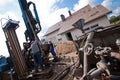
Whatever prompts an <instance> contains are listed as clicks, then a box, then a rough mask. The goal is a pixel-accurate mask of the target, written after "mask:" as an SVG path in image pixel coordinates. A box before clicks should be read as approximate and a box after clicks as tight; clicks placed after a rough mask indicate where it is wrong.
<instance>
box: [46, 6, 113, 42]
mask: <svg viewBox="0 0 120 80" xmlns="http://www.w3.org/2000/svg"><path fill="white" fill-rule="evenodd" d="M68 13H69V16H68V17H66V18H65V16H64V15H63V14H62V15H60V17H61V21H60V22H58V23H56V24H54V25H53V26H51V27H50V28H49V29H48V30H47V32H46V34H45V36H46V37H47V39H48V41H52V42H53V43H55V44H57V43H58V42H60V41H66V40H77V39H78V38H79V37H80V36H81V35H82V34H83V33H82V32H81V30H79V29H76V28H74V26H73V24H74V23H75V22H77V21H78V20H79V19H84V20H85V22H84V23H85V24H84V27H83V28H84V30H85V31H86V32H87V31H91V30H94V29H95V28H96V27H98V26H102V27H106V26H109V25H110V23H109V20H108V18H107V14H109V13H111V11H110V10H108V9H107V8H105V7H104V6H102V5H98V6H96V7H91V6H90V5H87V6H85V7H83V8H82V9H80V10H78V11H76V12H74V13H73V14H72V13H71V12H70V11H69V12H68Z"/></svg>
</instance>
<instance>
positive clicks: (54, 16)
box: [33, 0, 69, 31]
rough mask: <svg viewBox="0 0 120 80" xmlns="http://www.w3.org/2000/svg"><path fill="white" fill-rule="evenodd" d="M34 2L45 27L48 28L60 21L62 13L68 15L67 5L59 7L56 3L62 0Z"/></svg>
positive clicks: (35, 0)
mask: <svg viewBox="0 0 120 80" xmlns="http://www.w3.org/2000/svg"><path fill="white" fill-rule="evenodd" d="M33 2H35V4H36V7H37V10H38V14H39V17H40V22H41V25H42V27H43V29H44V28H45V29H47V28H48V27H50V26H52V25H53V24H55V23H56V22H58V21H60V20H61V19H60V14H64V15H65V16H67V12H68V10H69V9H68V8H67V7H65V8H58V7H57V5H56V3H58V2H61V0H33ZM41 2H42V3H41ZM44 31H46V30H44Z"/></svg>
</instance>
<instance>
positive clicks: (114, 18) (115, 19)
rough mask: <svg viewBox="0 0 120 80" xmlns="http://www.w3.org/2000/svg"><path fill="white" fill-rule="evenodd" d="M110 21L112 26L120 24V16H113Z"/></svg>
mask: <svg viewBox="0 0 120 80" xmlns="http://www.w3.org/2000/svg"><path fill="white" fill-rule="evenodd" d="M109 21H110V23H111V24H116V23H118V22H120V15H118V16H111V17H110V20H109Z"/></svg>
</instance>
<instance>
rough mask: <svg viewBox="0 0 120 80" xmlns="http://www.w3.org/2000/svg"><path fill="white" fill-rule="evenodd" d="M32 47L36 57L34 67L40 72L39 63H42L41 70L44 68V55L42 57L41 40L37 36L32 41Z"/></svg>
mask: <svg viewBox="0 0 120 80" xmlns="http://www.w3.org/2000/svg"><path fill="white" fill-rule="evenodd" d="M30 49H31V50H32V53H33V57H34V69H35V72H38V65H40V68H41V70H43V69H44V67H43V62H42V57H41V51H40V49H39V40H38V39H37V38H35V41H32V42H31V46H30Z"/></svg>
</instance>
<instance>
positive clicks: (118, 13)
mask: <svg viewBox="0 0 120 80" xmlns="http://www.w3.org/2000/svg"><path fill="white" fill-rule="evenodd" d="M113 15H114V16H118V15H120V7H117V8H116V9H115V10H113V11H112V14H111V15H110V16H113Z"/></svg>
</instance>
